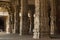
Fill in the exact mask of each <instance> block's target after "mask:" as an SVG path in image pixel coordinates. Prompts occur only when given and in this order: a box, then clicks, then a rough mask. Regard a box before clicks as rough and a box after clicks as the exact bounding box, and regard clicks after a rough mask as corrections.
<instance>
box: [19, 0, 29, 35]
mask: <svg viewBox="0 0 60 40" xmlns="http://www.w3.org/2000/svg"><path fill="white" fill-rule="evenodd" d="M27 4H28V0H21V17H20V35H23V34H27V33H28V30H29V29H28V6H27Z"/></svg>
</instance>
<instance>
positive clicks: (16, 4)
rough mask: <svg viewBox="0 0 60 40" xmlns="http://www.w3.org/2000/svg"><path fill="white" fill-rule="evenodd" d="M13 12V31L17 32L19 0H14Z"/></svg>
mask: <svg viewBox="0 0 60 40" xmlns="http://www.w3.org/2000/svg"><path fill="white" fill-rule="evenodd" d="M14 7H15V14H14V33H19V27H20V26H19V25H20V21H19V19H20V17H19V12H20V6H19V0H16V1H15V6H14Z"/></svg>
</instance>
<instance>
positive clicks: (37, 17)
mask: <svg viewBox="0 0 60 40" xmlns="http://www.w3.org/2000/svg"><path fill="white" fill-rule="evenodd" d="M33 32H34V33H33V38H34V39H39V36H40V0H35V14H34V29H33Z"/></svg>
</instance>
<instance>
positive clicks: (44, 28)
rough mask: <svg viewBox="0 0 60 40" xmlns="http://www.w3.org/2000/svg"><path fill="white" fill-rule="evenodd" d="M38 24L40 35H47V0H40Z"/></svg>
mask: <svg viewBox="0 0 60 40" xmlns="http://www.w3.org/2000/svg"><path fill="white" fill-rule="evenodd" d="M40 25H41V37H42V36H44V35H48V32H49V19H48V0H41V14H40Z"/></svg>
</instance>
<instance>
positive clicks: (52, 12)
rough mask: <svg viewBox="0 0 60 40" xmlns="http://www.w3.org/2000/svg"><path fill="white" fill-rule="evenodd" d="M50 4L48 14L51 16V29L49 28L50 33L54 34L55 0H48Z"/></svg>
mask: <svg viewBox="0 0 60 40" xmlns="http://www.w3.org/2000/svg"><path fill="white" fill-rule="evenodd" d="M50 4H51V14H50V18H51V23H50V25H51V30H50V34H52V35H53V34H54V32H55V31H54V30H55V27H56V0H50Z"/></svg>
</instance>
